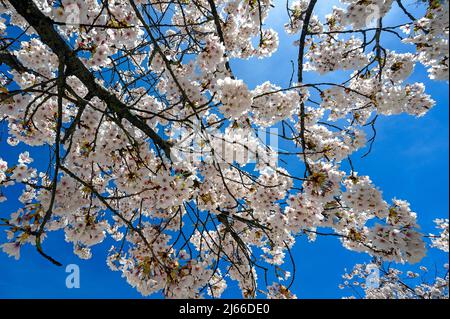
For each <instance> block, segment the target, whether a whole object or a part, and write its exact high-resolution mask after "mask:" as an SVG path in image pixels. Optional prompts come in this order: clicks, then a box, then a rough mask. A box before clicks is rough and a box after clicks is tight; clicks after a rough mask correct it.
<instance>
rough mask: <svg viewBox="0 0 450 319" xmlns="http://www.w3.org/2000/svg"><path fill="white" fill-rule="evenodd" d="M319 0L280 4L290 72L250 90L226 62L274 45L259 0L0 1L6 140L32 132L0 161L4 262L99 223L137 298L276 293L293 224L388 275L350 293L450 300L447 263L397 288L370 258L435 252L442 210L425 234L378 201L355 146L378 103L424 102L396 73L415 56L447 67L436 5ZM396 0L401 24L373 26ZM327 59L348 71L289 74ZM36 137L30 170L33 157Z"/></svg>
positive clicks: (368, 141)
mask: <svg viewBox="0 0 450 319" xmlns="http://www.w3.org/2000/svg"><path fill="white" fill-rule="evenodd" d="M321 2H322V0H299V1H295V2H288V3H287V12H288V16H289V20H288V21H286V24H285V31H286V32H287V33H289V34H291V35H297V36H298V38H297V39H298V41H296V42H295V43H294V45H295V46H297V48H298V55H297V56H296V57H290V58H294V59H296V63H293V65H295V72H293V74H292V78H291V81H290V85H289V86H288V87H279V86H277V85H274V84H272V83H271V82H269V81H266V80H267V79H261V83H260V85H258V86H257V87H256V88H254V89H253V90H250V89H249V87H248V86H247V84H246V83H245V82H244V81H243V80H241V79H239V78H237V77H236V75H235V73H234V72H233V69H232V63H231V62H232V60H234V59H244V60H245V59H248V58H251V57H258V58H265V57H268V56H270V55H271V54H272V53H273V52H275V51H276V50H277V47H278V44H279V43H278V42H279V38H278V34H277V32H276V31H275V30H273V29H271V28H268V27H266V25H265V20H266V18H267V17H268V15H270V14H271V9H272V7H273V4H272V1H271V0H177V1H160V0H113V1H111V0H109V1H108V0H2V1H0V14H1V17H0V41H1V42H0V62H1V64H2V69H1V70H2V72H1V74H0V94H1V103H0V119H1V121H2V125H5V126H7V128H8V139H7V143H8V144H9V145H10V147H14V146H16V145H17V144H19V143H21V144H23V145H28V146H29V151H27V152H24V153H22V154H21V155H20V157H19V159H18V162H17V163H7V162H5V161H4V160H2V159H0V200H1V201H6V200H8V199H7V198H6V197H5V196H4V195H2V194H3V193H2V192H1V189H2V188H5V187H9V186H11V185H22V188H23V191H22V193H21V194H20V195H18V196H17V197H18V200H19V201H20V202H21V204H22V205H21V207H20V208H19V209H18V210H17V211H15V212H12V214H11V215H10V216H9V215H8V216H5V215H4V214H3V212H2V214H3V215H1V216H0V217H1V226H2V227H3V228H5V230H6V232H7V237H8V240H9V241H8V242H6V243H3V245H2V246H1V247H2V249H3V251H4V252H6V253H7V254H9V255H11V256H14V257H15V258H16V259H18V258H19V256H20V248H21V247H22V246H23V245H28V244H30V245H34V246H35V247H36V249H37V251H38V252H39V253H40V254H41V255H42V256H43V257H44V258H46V259H48V260H49V261H50V262H52V263H54V264H56V265H60V263H59V262H58V256H50V254H48V253H47V252H46V249H45V240H44V239H45V238H46V237H48V236H51V232H52V231H57V230H62V231H64V233H65V238H66V241H68V242H71V243H73V248H74V253H75V254H76V255H78V256H79V257H80V258H83V259H88V258H90V257H91V251H90V247H92V246H94V245H96V244H99V243H101V242H102V241H103V240H104V239H105V237H106V236H110V237H112V238H113V239H114V240H115V241H117V245H115V246H113V247H112V248H111V249H110V251H109V256H108V258H107V264H108V265H109V267H110V268H111V269H112V270H115V271H120V272H122V273H123V276H124V277H125V278H126V280H127V282H128V283H129V284H130V285H132V286H133V287H135V288H136V289H137V290H138V291H139V292H140V293H141V294H142V295H150V294H152V293H155V292H162V293H163V294H164V295H165V296H167V297H169V298H178V297H189V298H194V297H201V296H206V295H210V296H212V297H220V296H221V294H222V293H223V291H224V290H225V289H226V288H227V283H228V282H229V281H230V280H234V281H237V283H238V285H239V288H240V289H241V291H242V295H243V296H244V297H248V298H252V297H256V296H257V295H259V296H261V295H262V296H266V297H274V298H292V297H295V295H293V293H292V292H290V290H289V288H290V286H291V285H292V281H293V278H294V276H293V275H292V274H291V272H292V269H294V270H295V267H292V265H291V263H292V262H293V261H294V258H293V256H292V254H291V248H292V247H293V245H294V244H295V239H296V237H297V236H299V235H305V236H307V237H308V238H309V240H311V241H313V240H314V239H315V238H316V237H317V236H322V235H332V236H335V237H338V238H339V239H340V241H341V243H342V246H343V247H344V248H346V249H349V250H353V251H358V252H363V253H367V254H369V255H370V256H372V257H373V258H374V260H376V261H377V262H378V263H379V265H380V269H381V271H384V272H383V273H382V274H381V279H380V280H381V282H382V285H381V286H380V287H378V288H377V289H374V288H370V287H369V288H368V289H366V290H365V292H364V293H365V296H367V297H372V298H377V297H378V298H380V297H381V298H387V297H392V296H394V297H405V298H415V297H423V298H427V297H430V298H431V297H433V298H435V297H443V296H448V274H447V275H445V276H443V277H442V278H436V282H434V283H429V284H427V286H426V287H425V288H424V286H423V285H425V284H423V285H422V286H420V287H418V288H417V289H415V288H411V289H412V290H413V292H411V291H410V290H408V289H407V288H405V287H403V286H402V285H401V283H402V281H401V278H400V274H399V271H392V270H390V269H384V268H383V267H384V266H383V263H384V262H389V261H393V262H398V263H417V262H420V261H421V259H422V258H423V257H424V256H425V254H426V242H427V241H429V240H431V245H434V246H436V247H437V248H441V249H443V250H446V251H447V252H448V220H439V221H437V223H438V226H439V227H440V228H441V229H442V233H441V234H438V235H424V234H422V233H421V232H420V231H419V227H418V225H417V223H416V213H414V212H413V211H412V210H411V208H410V205H409V203H408V202H407V201H404V200H398V199H393V200H389V201H388V200H386V199H384V198H383V197H382V193H381V191H380V190H378V189H377V187H376V185H374V184H373V182H372V181H371V179H370V177H369V176H362V175H360V174H358V173H357V170H358V168H357V167H354V165H353V164H352V160H351V158H352V155H353V156H355V153H357V152H358V151H359V150H360V151H362V152H363V154H364V155H367V154H369V153H370V150H371V148H372V144H373V143H374V142H375V143H376V138H375V132H376V131H375V127H376V121H377V118H379V117H381V116H394V115H396V114H400V113H407V114H410V115H411V116H424V115H425V114H426V113H427V111H428V110H430V109H431V108H432V107H433V106H434V104H435V102H434V101H433V99H432V98H431V97H430V96H429V95H427V94H426V93H425V87H424V85H423V84H422V83H413V84H407V83H406V82H405V80H406V79H407V78H408V77H409V76H410V75H411V73H412V72H413V70H414V67H415V65H416V64H422V65H423V66H425V68H426V69H427V70H428V76H429V78H431V79H433V80H436V81H445V80H448V64H449V61H448V32H449V27H448V26H449V22H448V13H449V12H448V9H449V4H448V1H447V0H429V1H419V2H420V5H421V6H423V8H424V11H425V15H424V16H423V17H415V16H414V15H413V14H411V12H409V11H408V10H407V6H405V3H406V2H407V1H406V0H397V1H394V0H341V7H334V8H333V9H331V10H330V12H329V14H328V15H327V16H326V18H325V19H321V18H319V17H318V16H317V15H316V14H315V10H316V9H317V7H318V6H321V5H324V4H321ZM416 2H417V1H416ZM394 6H397V7H398V8H400V10H401V12H402V14H404V16H405V17H406V18H407V19H408V22H407V23H404V24H401V25H386V24H385V23H384V20H383V18H384V17H385V16H386V15H387V14H388V12H389V11H390V10H391V9H392V8H393V7H394ZM387 34H388V35H390V36H394V37H395V38H396V39H397V40H398V41H399V42H400V41H401V42H403V43H406V44H408V45H409V47H410V53H397V52H395V51H394V50H393V49H392V48H389V46H392V41H386V43H384V42H383V39H385V38H386V37H385V35H387ZM337 70H343V71H347V73H346V74H348V77H347V78H346V79H345V80H344V81H339V82H314V83H308V82H305V81H304V74H305V72H316V73H317V74H318V75H322V74H325V73H329V72H333V71H337ZM294 74H295V76H294ZM318 78H320V77H318ZM274 127H276V128H277V130H273V128H274ZM261 132H263V133H267V132H270V134H272V135H274V136H275V138H276V139H277V140H279V141H283V143H289V144H290V145H291V146H290V147H289V151H282V150H280V149H279V148H277V147H274V146H273V145H271V144H270V143H268V142H267V141H266V140H265V139H264V138H262V137H261V135H264V134H261ZM368 134H370V135H368ZM42 145H47V146H48V147H49V149H50V157H49V162H48V164H49V165H48V169H47V170H46V171H38V170H37V169H36V168H33V164H32V163H33V159H32V157H31V156H30V152H33V148H32V146H42ZM358 156H361V155H358ZM295 161H298V165H296V167H297V169H296V170H290V169H289V167H288V165H286V163H287V162H295ZM301 163H302V164H301ZM344 163H345V164H346V167H347V166H348V167H350V169H348V170H346V169H344V168H343V167H344V166H343V164H344ZM14 200H15V199H14ZM362 269H363V267H362V265H357V266H356V267H355V270H353V271H352V273H351V274H346V275H345V276H344V277H354V276H357V277H359V278H364V277H365V273H364V271H363V270H362ZM271 273H272V275H271ZM273 273H275V275H276V276H273ZM408 276H412V277H414V276H415V274H412V275H411V274H408ZM273 278H278V281H275V282H274V280H273ZM347 285H348V286H349V284H347ZM398 287H403V290H399V289H400V288H398ZM416 290H417V291H416ZM394 291H396V292H395V294H394ZM398 291H401V293H399V292H398ZM430 291H431V292H430Z"/></svg>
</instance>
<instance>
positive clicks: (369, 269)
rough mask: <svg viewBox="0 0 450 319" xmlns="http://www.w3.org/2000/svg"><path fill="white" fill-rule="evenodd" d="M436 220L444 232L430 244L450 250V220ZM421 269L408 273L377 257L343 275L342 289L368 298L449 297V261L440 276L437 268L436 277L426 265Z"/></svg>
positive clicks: (438, 226)
mask: <svg viewBox="0 0 450 319" xmlns="http://www.w3.org/2000/svg"><path fill="white" fill-rule="evenodd" d="M435 223H436V225H437V228H438V229H440V230H441V233H440V234H439V235H433V234H430V238H431V245H430V246H431V248H437V249H439V250H442V251H445V252H448V219H447V220H444V219H437V220H435ZM436 239H437V240H438V244H436V241H435V240H436ZM418 268H419V269H418V272H417V271H406V273H405V271H402V270H399V269H396V268H393V267H392V266H391V265H388V266H387V268H386V265H385V263H383V260H381V259H375V260H374V263H371V264H356V265H355V266H354V267H353V269H352V271H350V272H347V273H345V274H344V275H343V276H342V278H343V279H344V282H343V283H342V284H341V285H339V288H340V289H345V288H351V289H352V290H353V291H361V292H362V293H363V297H364V298H367V299H394V298H395V299H441V298H443V299H448V292H449V274H448V264H445V265H444V266H443V269H442V271H443V272H444V273H445V275H443V276H440V275H439V274H438V273H437V270H435V271H434V275H433V276H434V277H433V278H432V277H431V276H432V275H431V273H430V272H429V270H428V269H427V267H426V266H424V265H420V266H419V267H418ZM351 298H353V297H351Z"/></svg>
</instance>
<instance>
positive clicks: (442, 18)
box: [404, 1, 449, 81]
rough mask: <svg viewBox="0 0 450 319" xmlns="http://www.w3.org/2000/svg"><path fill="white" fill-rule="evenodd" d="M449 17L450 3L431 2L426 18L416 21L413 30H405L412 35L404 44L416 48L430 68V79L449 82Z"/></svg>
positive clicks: (423, 61)
mask: <svg viewBox="0 0 450 319" xmlns="http://www.w3.org/2000/svg"><path fill="white" fill-rule="evenodd" d="M448 16H449V2H448V1H430V5H429V7H428V10H427V13H426V14H425V16H424V17H423V18H421V19H419V20H417V21H415V22H414V26H413V28H411V27H409V26H408V27H405V28H404V30H405V32H407V33H412V34H411V36H410V37H409V38H407V39H405V40H404V42H406V43H411V44H414V45H415V46H416V50H417V53H418V55H419V56H418V60H419V61H420V63H422V64H423V65H425V66H426V67H428V73H429V77H430V78H431V79H435V80H443V81H445V80H448V74H449V69H448V66H449V61H448V58H449V53H448V33H449V27H448V19H449V18H448ZM411 31H413V32H411Z"/></svg>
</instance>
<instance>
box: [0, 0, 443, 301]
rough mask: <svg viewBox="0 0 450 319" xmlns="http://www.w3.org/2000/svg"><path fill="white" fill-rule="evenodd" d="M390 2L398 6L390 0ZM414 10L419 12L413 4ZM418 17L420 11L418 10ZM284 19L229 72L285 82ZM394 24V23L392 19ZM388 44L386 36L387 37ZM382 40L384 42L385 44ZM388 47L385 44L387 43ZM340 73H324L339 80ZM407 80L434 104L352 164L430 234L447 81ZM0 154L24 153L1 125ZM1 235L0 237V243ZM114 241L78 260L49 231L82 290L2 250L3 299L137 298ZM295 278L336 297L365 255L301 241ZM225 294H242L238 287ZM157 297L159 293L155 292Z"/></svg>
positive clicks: (439, 257) (333, 242)
mask: <svg viewBox="0 0 450 319" xmlns="http://www.w3.org/2000/svg"><path fill="white" fill-rule="evenodd" d="M336 2H337V1H326V3H327V4H326V5H324V4H323V3H325V1H323V0H322V1H321V0H319V2H318V7H317V8H318V11H317V12H318V13H319V14H323V13H325V12H328V11H329V8H330V7H331V6H332V5H333V4H334V3H336ZM394 6H395V5H394ZM411 9H412V11H413V12H415V13H417V12H416V10H415V9H414V8H411ZM417 16H419V13H417ZM400 17H401V13H399V12H398V11H397V10H396V11H394V12H393V13H391V14H390V16H389V17H387V19H386V21H385V25H388V24H389V21H391V22H392V24H398V22H399V20H401V19H403V18H400ZM285 21H287V16H286V13H285V3H284V2H279V1H277V2H276V7H275V8H274V9H273V11H272V12H271V16H270V17H269V20H268V21H267V23H266V25H267V26H270V27H272V28H274V29H276V30H277V31H279V35H280V47H279V50H278V51H277V52H276V53H275V54H274V55H273V56H272V57H271V58H268V59H264V60H258V59H252V60H250V61H232V67H233V70H234V72H235V74H236V76H237V77H238V78H242V79H244V80H245V81H246V82H247V83H248V85H249V87H250V88H253V87H255V86H256V85H258V84H261V83H263V82H265V81H267V80H270V81H271V82H273V83H275V84H278V85H280V86H287V85H288V82H289V78H290V75H291V72H292V69H291V62H290V60H294V61H295V60H296V56H297V48H296V47H294V46H292V42H293V41H294V40H296V37H288V36H287V35H286V34H285V33H284V32H283V31H282V28H283V24H284V23H285ZM394 21H395V22H394ZM385 40H386V41H389V42H390V40H391V39H390V38H389V37H386V38H385ZM385 43H386V42H385ZM388 47H389V45H388ZM390 47H391V48H394V49H395V50H397V51H404V50H407V49H408V48H409V47H408V46H405V45H397V44H395V45H393V46H392V45H391V46H390ZM337 77H338V75H336V74H330V75H327V78H328V79H331V80H335V81H338V80H339V79H338V80H336V78H337ZM317 79H318V78H317V75H314V74H312V73H311V74H309V73H307V74H306V79H305V82H308V81H309V82H314V81H317ZM410 81H423V82H424V83H425V84H426V86H427V93H428V94H430V95H432V96H433V98H434V99H435V100H436V101H437V105H436V106H435V107H434V108H433V109H432V110H431V111H430V112H428V114H427V115H426V116H424V117H422V118H414V117H411V116H406V115H399V116H391V117H381V118H380V119H379V121H378V122H377V131H378V135H377V139H376V142H375V145H374V148H373V151H372V153H371V154H370V156H368V157H366V158H364V159H361V158H360V156H354V157H353V161H354V165H355V167H356V170H357V171H358V172H359V174H361V175H362V174H364V175H369V176H371V179H372V180H373V182H374V183H375V184H376V185H377V186H378V187H379V188H380V189H381V190H382V191H383V195H384V198H385V199H386V200H388V201H389V200H390V199H391V198H394V197H396V198H399V199H406V200H408V201H409V202H410V203H411V207H412V209H413V210H414V211H416V212H417V213H418V219H419V224H420V225H421V226H422V231H423V232H424V233H428V232H432V231H434V224H433V222H432V220H433V219H435V218H439V217H440V218H448V211H449V197H448V191H449V189H448V188H449V180H448V176H449V174H448V173H449V172H448V163H449V148H448V144H449V143H448V141H449V130H448V127H449V123H448V115H449V114H448V88H449V87H448V83H446V82H434V81H433V82H432V81H429V80H428V79H427V78H426V75H425V69H424V68H423V67H421V66H420V65H417V66H416V71H415V73H414V74H413V76H412V77H411V78H410ZM1 132H2V133H1V134H0V157H1V158H3V159H5V160H7V161H8V162H10V163H13V162H15V161H17V156H18V154H19V153H20V152H22V151H23V150H25V149H26V148H24V147H23V146H18V147H16V148H11V147H9V146H8V145H7V144H6V136H7V135H6V131H5V128H4V127H3V128H1ZM30 153H31V155H32V156H33V157H34V158H35V162H34V163H33V165H34V166H37V165H36V163H41V164H42V163H46V161H47V154H48V151H47V150H46V149H45V148H39V149H37V148H35V149H31V150H30ZM17 192H18V188H15V187H12V188H7V189H6V191H5V195H7V196H8V198H9V199H10V200H9V201H8V202H6V203H2V204H0V216H1V217H7V216H9V214H10V213H11V212H12V211H14V210H16V209H17V207H18V206H17V205H18V203H17V202H14V201H13V198H14V194H17ZM4 238H5V236H4V234H3V232H2V233H0V241H4ZM113 243H114V242H113V241H111V240H109V239H108V240H106V241H105V242H104V243H102V244H101V245H97V246H95V247H93V249H92V252H93V258H92V259H90V260H87V261H84V260H80V259H78V258H77V257H76V256H74V255H73V253H72V244H69V243H66V242H65V241H64V235H63V233H62V232H56V233H51V234H50V236H49V237H48V238H47V239H46V240H45V242H44V247H45V249H46V251H47V252H48V253H49V254H50V255H51V256H54V257H57V259H58V260H59V261H61V262H62V263H63V264H64V265H67V264H71V263H75V264H77V265H79V266H80V271H81V287H80V288H79V289H67V288H66V286H65V278H66V276H67V273H66V272H65V267H59V268H58V267H56V266H54V265H52V264H50V263H49V262H48V261H47V260H45V259H43V258H42V257H41V256H40V255H38V254H37V252H36V251H35V250H34V247H31V246H26V247H23V248H22V252H21V255H22V257H21V259H20V260H19V261H15V260H14V259H12V258H8V257H7V256H6V255H5V254H1V253H0V273H1V274H2V276H0V298H79V297H83V298H140V297H141V296H140V294H139V293H137V292H136V291H135V290H134V289H133V288H132V287H130V286H129V285H128V284H127V283H126V281H125V280H124V279H123V278H121V275H120V273H119V272H111V271H110V270H109V269H108V268H107V266H106V263H105V258H106V254H107V250H108V249H109V247H110V246H111V245H112V244H113ZM292 252H293V254H294V256H295V260H296V268H297V275H296V280H295V283H294V285H293V292H294V293H296V294H297V296H298V297H300V298H339V297H341V296H343V295H348V294H349V292H348V291H347V292H346V293H344V292H343V291H341V290H339V289H338V287H337V286H338V285H339V283H341V278H340V277H341V275H342V274H343V272H344V269H345V268H347V269H351V268H352V267H353V265H354V264H355V263H358V262H364V261H368V260H369V257H368V256H367V255H365V254H360V253H355V252H351V251H348V250H346V249H344V248H342V246H341V244H340V242H339V241H338V240H337V239H335V238H330V237H326V238H320V237H319V238H318V239H317V241H316V242H314V243H308V242H307V240H306V239H305V238H299V239H298V243H297V245H296V246H295V248H294V249H293V251H292ZM444 262H448V257H447V255H445V254H441V253H439V252H436V251H435V250H433V251H430V255H429V257H427V258H426V259H425V260H424V263H425V264H426V265H428V266H433V265H434V264H435V263H436V264H437V265H438V266H440V265H441V264H443V263H444ZM229 287H230V289H229V290H227V291H226V292H225V293H224V295H223V297H240V294H239V293H238V291H237V289H236V287H235V284H234V283H233V282H230V283H229ZM154 297H158V296H157V295H155V296H154Z"/></svg>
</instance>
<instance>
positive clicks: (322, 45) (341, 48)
mask: <svg viewBox="0 0 450 319" xmlns="http://www.w3.org/2000/svg"><path fill="white" fill-rule="evenodd" d="M362 44H363V43H362V41H361V40H360V39H358V38H354V37H351V38H350V39H348V40H337V39H335V38H334V37H330V36H323V37H322V39H321V41H319V42H318V43H316V42H313V43H312V44H311V46H310V47H309V50H308V52H307V54H306V57H307V59H308V62H307V63H306V64H305V70H306V71H316V72H319V73H320V74H324V73H328V72H332V71H336V70H358V69H360V68H362V67H363V66H365V65H367V64H368V63H369V60H370V55H366V54H365V53H364V48H363V45H362Z"/></svg>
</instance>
